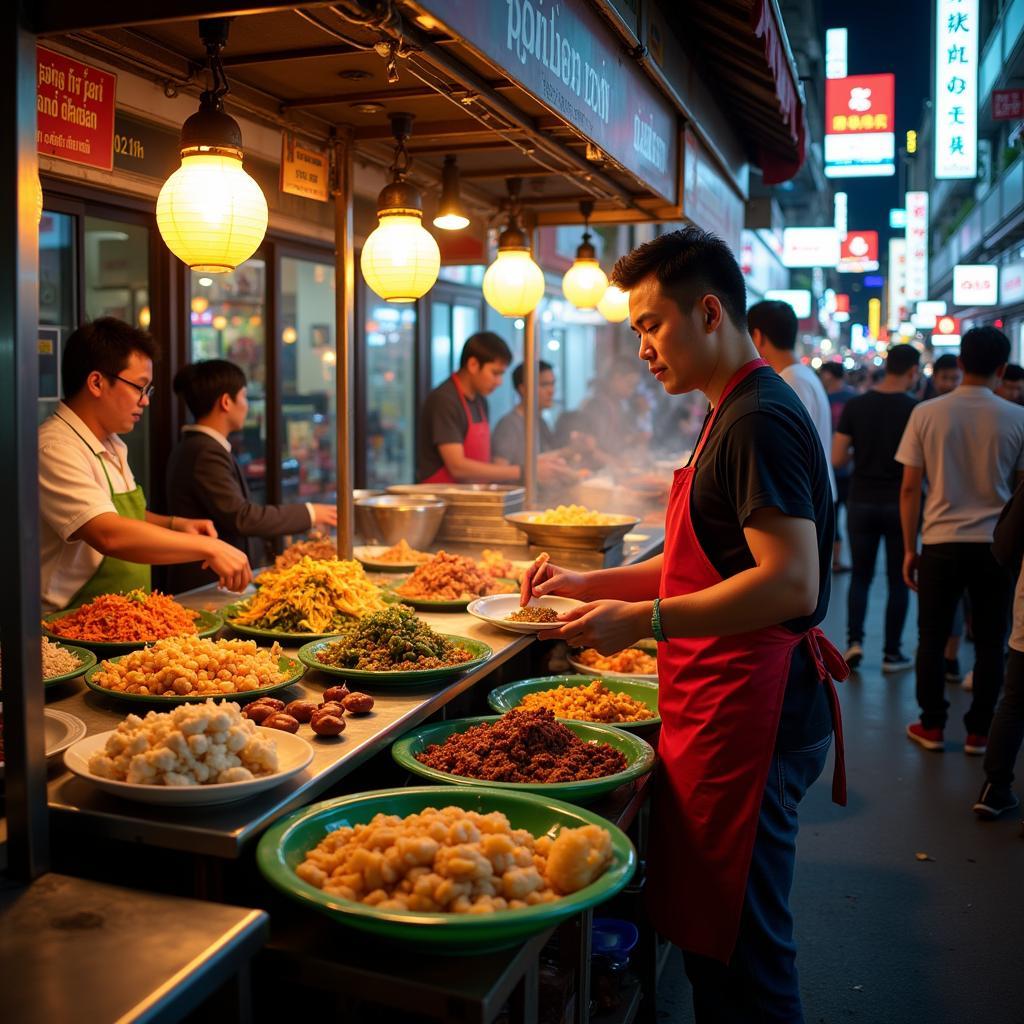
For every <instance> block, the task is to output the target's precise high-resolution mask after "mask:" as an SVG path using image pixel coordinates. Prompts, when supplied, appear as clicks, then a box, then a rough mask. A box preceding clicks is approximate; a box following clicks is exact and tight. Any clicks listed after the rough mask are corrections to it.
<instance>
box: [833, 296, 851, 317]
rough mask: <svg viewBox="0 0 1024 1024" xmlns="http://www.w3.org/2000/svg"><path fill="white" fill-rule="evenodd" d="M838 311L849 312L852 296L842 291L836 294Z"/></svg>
mask: <svg viewBox="0 0 1024 1024" xmlns="http://www.w3.org/2000/svg"><path fill="white" fill-rule="evenodd" d="M836 312H837V313H849V312H850V296H849V295H845V294H844V293H843V292H840V293H839V294H838V295H837V296H836Z"/></svg>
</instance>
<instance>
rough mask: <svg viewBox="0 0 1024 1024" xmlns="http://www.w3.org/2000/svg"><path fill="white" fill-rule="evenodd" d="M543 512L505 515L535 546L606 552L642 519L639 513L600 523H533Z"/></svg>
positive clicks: (617, 516) (619, 516) (506, 520)
mask: <svg viewBox="0 0 1024 1024" xmlns="http://www.w3.org/2000/svg"><path fill="white" fill-rule="evenodd" d="M540 514H541V513H540V510H537V511H533V512H514V513H513V514H512V515H508V516H505V522H506V523H511V524H512V525H513V526H515V527H516V528H517V529H519V530H522V531H523V533H525V534H526V535H527V537H529V538H530V543H531V544H533V545H534V546H535V547H540V548H543V547H553V548H577V549H580V550H586V551H606V550H607V549H608V548H610V547H613V546H614V545H615V544H617V543H618V542H619V541H621V540H622V538H623V537H625V535H626V534H627V533H629V531H630V530H632V529H633V527H634V526H636V525H637V523H639V522H640V520H639V519H637V517H636V516H626V515H616V516H615V522H613V523H605V524H602V525H601V526H582V525H577V526H560V525H558V524H557V523H536V522H534V521H533V520H534V518H535V517H536V516H539V515H540Z"/></svg>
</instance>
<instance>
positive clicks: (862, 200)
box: [821, 0, 934, 254]
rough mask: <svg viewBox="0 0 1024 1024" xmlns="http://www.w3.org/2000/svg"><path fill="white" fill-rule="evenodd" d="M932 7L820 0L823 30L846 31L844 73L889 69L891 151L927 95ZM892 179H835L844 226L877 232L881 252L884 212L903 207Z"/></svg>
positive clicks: (910, 0) (911, 0)
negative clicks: (892, 83) (844, 203)
mask: <svg viewBox="0 0 1024 1024" xmlns="http://www.w3.org/2000/svg"><path fill="white" fill-rule="evenodd" d="M933 10H934V3H929V2H928V0H856V2H851V0H822V4H821V12H822V28H823V30H824V29H826V28H846V29H848V30H849V74H851V75H870V74H877V73H880V72H885V71H891V72H894V73H895V75H896V147H897V149H899V148H900V147H902V146H903V145H904V144H905V142H906V134H907V131H908V130H910V129H915V130H916V129H918V128H919V127H920V123H921V116H922V107H923V104H924V101H925V100H926V99H930V98H931V83H930V78H931V60H930V54H929V46H930V38H931V19H932V18H933V17H934V14H933ZM822 46H824V39H823V40H822ZM898 182H899V175H898V173H897V175H896V176H894V177H891V178H843V179H841V180H840V179H836V182H835V186H836V189H837V190H838V191H845V192H846V193H847V194H848V195H849V197H850V199H849V225H850V229H851V230H855V231H869V230H872V229H874V230H877V231H878V232H879V241H880V243H881V246H880V248H881V251H882V253H883V254H884V253H885V251H886V245H887V240H888V238H889V237H890V235H892V234H895V232H890V230H889V210H890V208H892V207H894V206H902V205H903V203H902V201H901V199H900V196H899V186H898ZM901 233H902V232H901Z"/></svg>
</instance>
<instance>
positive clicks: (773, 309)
mask: <svg viewBox="0 0 1024 1024" xmlns="http://www.w3.org/2000/svg"><path fill="white" fill-rule="evenodd" d="M747 324H748V325H749V327H750V330H751V332H753V331H755V330H756V331H760V332H761V333H762V334H763V335H764V336H765V337H766V338H767V339H768V340H769V341H770V342H771V343H772V344H773V345H774V346H775V347H776V348H781V349H785V350H787V351H790V352H791V351H792V350H793V349H795V348H796V332H797V327H798V324H797V319H796V312H795V311H794V309H793V307H792V306H791V305H790V304H789V303H788V302H783V301H782V300H781V299H765V300H764V302H756V303H754V305H753V306H751V307H750V309H748V310H747Z"/></svg>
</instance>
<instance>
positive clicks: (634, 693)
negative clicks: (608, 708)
mask: <svg viewBox="0 0 1024 1024" xmlns="http://www.w3.org/2000/svg"><path fill="white" fill-rule="evenodd" d="M597 681H600V682H602V683H604V685H605V686H606V687H608V689H609V690H613V691H615V692H616V693H628V694H629V696H630V697H632V698H633V699H634V700H642V701H643V702H644V703H645V704H646V705H647V706H648V707H649V708H650V709H651V717H650V718H645V719H643V721H640V722H616V723H614V725H612V723H611V722H593V723H587V724H588V725H589V724H593V725H610V726H612V727H613V728H615V729H625V730H627V731H630V732H632V731H634V730H639V729H651V728H654V727H655V726H658V725H661V716H660V715H659V714H658V684H657V683H652V682H647V681H646V680H644V679H608V678H607V677H605V676H583V675H580V676H538V677H536V678H534V679H521V680H520V681H519V682H518V683H506V684H505V685H504V686H496V687H495V688H494V689H493V690H491V692H490V693H489V694H487V703H488V704H490V706H491V707H492V708H493V709H494V710H495V711H497V712H498V713H499V714H504V713H505V712H506V711H511V710H512V709H513V708H515V707H518V706H519V702H520V701H521V700H522V699H523V697H524V696H525V695H526V694H528V693H537V692H538V691H540V690H553V689H554V688H555V687H556V686H589V685H590V684H591V683H593V682H597ZM561 721H564V722H574V721H576V719H574V718H565V719H561Z"/></svg>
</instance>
